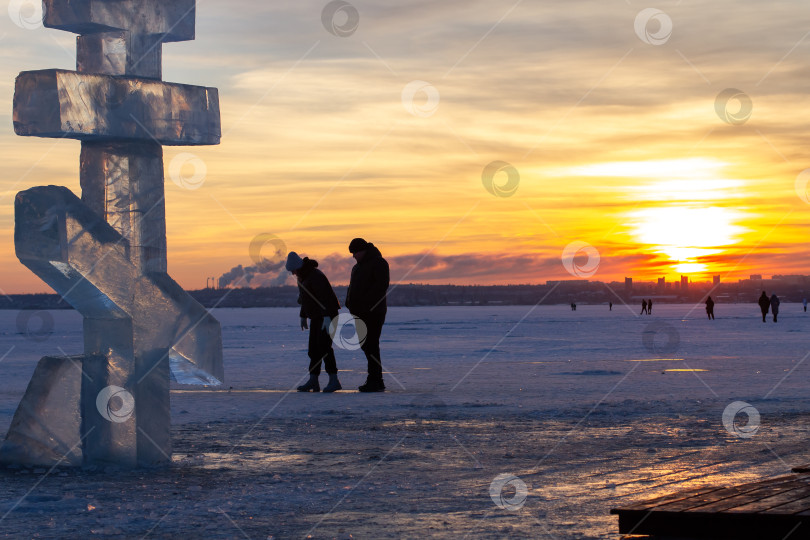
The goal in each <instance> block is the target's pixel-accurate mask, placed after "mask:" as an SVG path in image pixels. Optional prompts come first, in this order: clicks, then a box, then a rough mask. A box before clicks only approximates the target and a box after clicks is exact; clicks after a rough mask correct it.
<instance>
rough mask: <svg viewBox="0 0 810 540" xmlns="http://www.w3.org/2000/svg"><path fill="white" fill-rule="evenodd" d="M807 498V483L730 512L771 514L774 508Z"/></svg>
mask: <svg viewBox="0 0 810 540" xmlns="http://www.w3.org/2000/svg"><path fill="white" fill-rule="evenodd" d="M806 497H810V486H808V485H807V484H806V483H805V485H804V486H801V487H799V488H796V489H791V490H787V491H783V492H782V493H778V494H775V495H773V496H771V497H764V498H762V499H760V500H758V501H754V502H751V503H748V504H744V505H742V506H736V507H734V508H731V509H729V510H728V511H729V512H733V513H740V512H745V513H749V514H750V513H758V512H759V513H762V512H768V513H770V510H771V509H772V508H774V507H777V506H779V505H783V504H787V503H790V502H795V501H796V500H801V499H804V498H806Z"/></svg>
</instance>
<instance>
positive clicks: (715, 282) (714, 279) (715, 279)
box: [712, 276, 720, 285]
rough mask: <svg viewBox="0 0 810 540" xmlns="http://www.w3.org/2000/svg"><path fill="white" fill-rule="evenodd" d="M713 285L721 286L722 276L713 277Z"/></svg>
mask: <svg viewBox="0 0 810 540" xmlns="http://www.w3.org/2000/svg"><path fill="white" fill-rule="evenodd" d="M712 285H720V276H713V277H712Z"/></svg>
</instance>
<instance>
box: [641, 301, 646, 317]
mask: <svg viewBox="0 0 810 540" xmlns="http://www.w3.org/2000/svg"><path fill="white" fill-rule="evenodd" d="M645 313H647V301H646V300H643V299H642V300H641V315H644V314H645Z"/></svg>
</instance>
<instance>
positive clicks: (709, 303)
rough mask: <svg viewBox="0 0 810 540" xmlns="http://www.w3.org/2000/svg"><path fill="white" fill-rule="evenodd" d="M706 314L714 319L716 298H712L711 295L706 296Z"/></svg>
mask: <svg viewBox="0 0 810 540" xmlns="http://www.w3.org/2000/svg"><path fill="white" fill-rule="evenodd" d="M706 315H707V316H708V317H709V319H711V320H712V321H713V320H714V300H712V297H711V296H709V297H707V298H706Z"/></svg>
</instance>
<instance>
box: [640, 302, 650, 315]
mask: <svg viewBox="0 0 810 540" xmlns="http://www.w3.org/2000/svg"><path fill="white" fill-rule="evenodd" d="M645 313H646V314H647V315H652V298H650V299H649V300H642V301H641V315H643V314H645Z"/></svg>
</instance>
